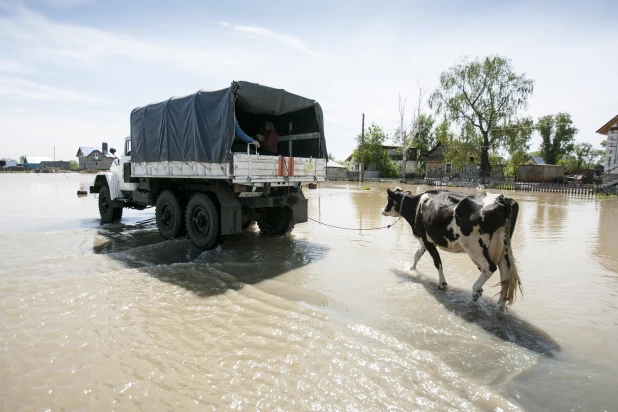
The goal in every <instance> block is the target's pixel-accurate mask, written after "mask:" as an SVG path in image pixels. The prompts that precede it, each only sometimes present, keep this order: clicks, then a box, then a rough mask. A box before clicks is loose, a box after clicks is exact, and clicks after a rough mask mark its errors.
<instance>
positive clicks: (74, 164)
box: [69, 160, 79, 170]
mask: <svg viewBox="0 0 618 412" xmlns="http://www.w3.org/2000/svg"><path fill="white" fill-rule="evenodd" d="M69 168H70V169H71V170H79V163H77V160H71V161H70V162H69Z"/></svg>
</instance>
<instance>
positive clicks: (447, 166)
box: [425, 143, 504, 178]
mask: <svg viewBox="0 0 618 412" xmlns="http://www.w3.org/2000/svg"><path fill="white" fill-rule="evenodd" d="M475 159H476V156H469V163H468V164H467V165H466V166H463V167H461V168H460V170H457V169H456V167H455V165H454V164H453V163H452V162H450V161H447V160H446V158H445V157H444V146H442V143H438V144H437V145H435V146H434V147H433V149H431V150H430V151H429V152H427V154H426V155H425V177H428V178H440V177H444V176H449V177H463V178H477V177H479V173H480V165H479V163H478V162H477V161H476V160H475ZM503 163H504V162H502V161H501V162H500V163H499V164H497V165H492V166H491V177H494V178H502V177H504V164H503Z"/></svg>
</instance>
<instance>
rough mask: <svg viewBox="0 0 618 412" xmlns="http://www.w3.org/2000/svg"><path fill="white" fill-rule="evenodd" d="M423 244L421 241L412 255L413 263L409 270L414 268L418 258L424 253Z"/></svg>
mask: <svg viewBox="0 0 618 412" xmlns="http://www.w3.org/2000/svg"><path fill="white" fill-rule="evenodd" d="M425 250H426V249H425V246H423V242H421V244H420V245H419V247H418V250H417V251H416V254H415V255H414V264H413V265H412V267H411V268H410V270H416V264H417V263H418V261H419V260H421V257H423V254H425Z"/></svg>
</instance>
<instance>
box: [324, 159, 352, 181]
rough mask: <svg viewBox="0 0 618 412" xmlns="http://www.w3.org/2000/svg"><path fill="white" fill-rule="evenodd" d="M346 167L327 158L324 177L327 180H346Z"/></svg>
mask: <svg viewBox="0 0 618 412" xmlns="http://www.w3.org/2000/svg"><path fill="white" fill-rule="evenodd" d="M347 178H348V169H347V168H346V167H345V166H344V165H342V164H339V163H337V162H335V161H332V160H330V159H329V160H328V162H326V179H327V180H347Z"/></svg>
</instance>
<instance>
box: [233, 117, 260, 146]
mask: <svg viewBox="0 0 618 412" xmlns="http://www.w3.org/2000/svg"><path fill="white" fill-rule="evenodd" d="M235 121H236V138H237V139H238V140H240V141H241V142H245V143H247V144H252V143H253V144H255V146H256V147H258V148H259V147H260V142H258V141H257V140H253V139H252V138H251V136H249V135H248V134H247V133H245V132H244V131H243V130H242V129H241V128H240V125H239V124H238V120H235Z"/></svg>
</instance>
